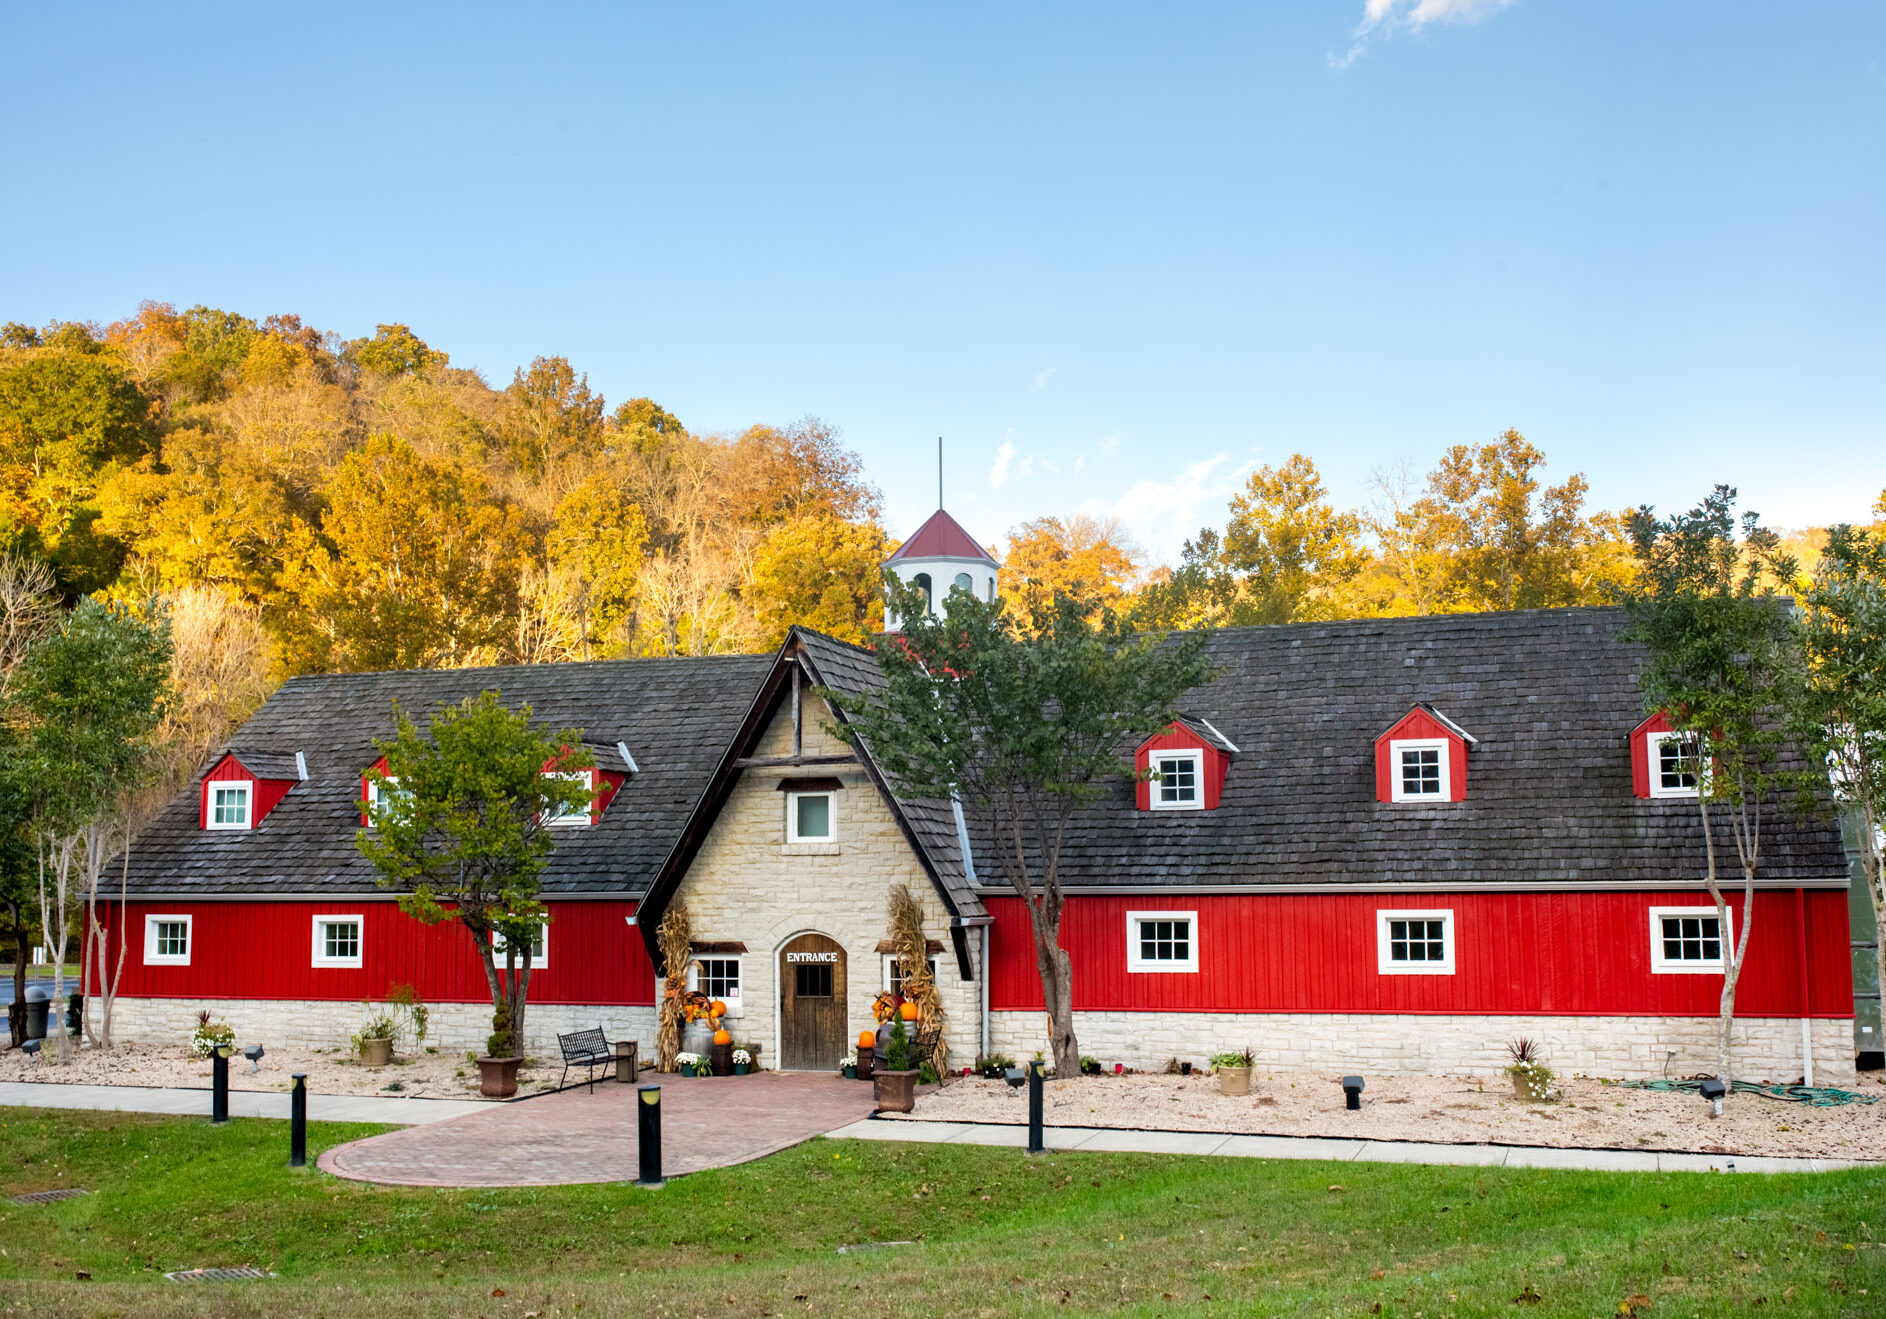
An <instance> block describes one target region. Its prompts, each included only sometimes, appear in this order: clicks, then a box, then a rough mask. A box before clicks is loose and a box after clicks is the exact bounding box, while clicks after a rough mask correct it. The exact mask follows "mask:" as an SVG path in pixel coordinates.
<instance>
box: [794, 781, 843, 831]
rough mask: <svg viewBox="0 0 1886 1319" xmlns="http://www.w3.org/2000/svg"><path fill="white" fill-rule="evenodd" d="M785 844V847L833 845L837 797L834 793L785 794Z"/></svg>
mask: <svg viewBox="0 0 1886 1319" xmlns="http://www.w3.org/2000/svg"><path fill="white" fill-rule="evenodd" d="M786 841H787V842H789V843H834V842H837V841H838V794H837V793H835V792H789V793H787V794H786Z"/></svg>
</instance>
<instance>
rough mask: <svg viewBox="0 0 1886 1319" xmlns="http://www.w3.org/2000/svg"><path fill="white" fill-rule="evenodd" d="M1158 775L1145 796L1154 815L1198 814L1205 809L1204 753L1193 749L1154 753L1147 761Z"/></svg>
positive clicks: (1183, 748)
mask: <svg viewBox="0 0 1886 1319" xmlns="http://www.w3.org/2000/svg"><path fill="white" fill-rule="evenodd" d="M1150 759H1151V761H1152V769H1153V772H1154V773H1155V774H1156V775H1158V777H1157V778H1155V779H1154V780H1153V781H1152V783H1151V784H1150V785H1148V786H1149V792H1148V796H1149V797H1150V799H1151V801H1152V808H1153V809H1154V810H1155V811H1199V810H1203V809H1204V808H1205V782H1204V780H1205V753H1204V752H1203V751H1200V750H1199V749H1198V748H1196V747H1182V748H1180V749H1178V750H1176V751H1155V752H1153V753H1152V755H1151V757H1150Z"/></svg>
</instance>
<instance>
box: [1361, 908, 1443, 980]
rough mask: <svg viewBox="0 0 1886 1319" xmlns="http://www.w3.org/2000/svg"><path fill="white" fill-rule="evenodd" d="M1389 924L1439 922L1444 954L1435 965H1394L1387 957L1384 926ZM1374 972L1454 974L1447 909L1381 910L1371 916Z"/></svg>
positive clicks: (1414, 963)
mask: <svg viewBox="0 0 1886 1319" xmlns="http://www.w3.org/2000/svg"><path fill="white" fill-rule="evenodd" d="M1390 921H1440V922H1441V949H1442V951H1443V952H1444V953H1445V954H1446V956H1445V957H1443V958H1442V959H1441V960H1440V961H1438V962H1397V961H1393V960H1391V959H1390V957H1389V944H1390V943H1391V942H1392V940H1390V938H1389V937H1388V923H1389V922H1390ZM1375 969H1376V970H1377V971H1378V972H1380V973H1381V974H1382V975H1385V976H1451V975H1453V974H1454V912H1453V909H1452V908H1450V907H1437V908H1435V909H1433V910H1431V911H1404V910H1388V909H1381V910H1378V911H1377V912H1376V913H1375Z"/></svg>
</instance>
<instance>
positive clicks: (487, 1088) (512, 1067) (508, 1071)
mask: <svg viewBox="0 0 1886 1319" xmlns="http://www.w3.org/2000/svg"><path fill="white" fill-rule="evenodd" d="M523 1061H524V1060H523V1059H522V1058H480V1059H479V1060H478V1093H479V1094H481V1095H483V1096H484V1097H485V1098H486V1099H509V1098H510V1097H511V1096H512V1095H514V1094H516V1093H517V1067H518V1064H519V1063H521V1062H523Z"/></svg>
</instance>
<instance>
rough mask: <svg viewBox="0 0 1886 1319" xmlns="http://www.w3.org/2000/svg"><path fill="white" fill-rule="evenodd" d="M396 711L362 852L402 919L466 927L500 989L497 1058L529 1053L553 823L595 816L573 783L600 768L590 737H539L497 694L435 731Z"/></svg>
mask: <svg viewBox="0 0 1886 1319" xmlns="http://www.w3.org/2000/svg"><path fill="white" fill-rule="evenodd" d="M394 713H395V716H396V720H395V732H394V736H393V737H392V738H390V739H386V740H384V741H376V742H375V744H374V745H375V746H376V747H377V748H378V749H379V751H380V754H381V755H383V756H385V757H386V769H385V771H384V772H381V771H378V770H374V771H370V772H369V774H368V777H369V778H370V779H371V780H373V781H374V782H375V783H376V784H377V785H378V788H379V791H378V792H377V793H376V796H377V799H378V800H377V804H376V806H375V807H374V809H373V811H372V813H371V815H370V817H369V827H368V828H366V829H362V830H361V831H360V833H359V836H358V839H357V845H358V847H359V848H360V852H361V855H363V856H365V857H366V858H367V859H368V860H369V861H371V862H372V863H373V866H374V868H375V869H376V870H377V871H379V877H380V883H381V884H382V885H383V886H385V887H386V888H389V889H397V890H399V891H400V899H399V905H400V909H401V910H402V911H404V912H406V913H407V914H408V915H410V916H413V917H415V918H416V919H418V920H421V921H424V922H425V923H426V924H428V925H438V924H442V923H443V922H445V921H457V922H458V924H459V927H460V928H461V929H463V930H464V931H465V933H466V935H467V936H468V937H469V938H470V940H471V944H472V951H473V953H474V954H475V955H476V957H477V959H478V965H479V967H480V968H481V969H482V970H483V971H484V974H485V983H486V985H487V986H488V987H489V988H490V990H491V1009H492V1028H493V1029H492V1039H491V1041H490V1048H491V1052H492V1054H493V1055H494V1056H497V1057H504V1056H509V1055H510V1054H511V1053H514V1052H521V1051H522V1049H523V1047H524V1043H525V1034H524V1005H525V1002H526V999H527V996H528V995H529V993H530V974H531V945H532V944H533V943H534V942H535V941H536V937H537V931H538V929H539V928H540V926H541V924H542V922H543V920H544V916H545V913H544V906H543V903H542V902H541V901H540V900H539V897H538V895H539V893H540V892H541V876H542V874H543V869H544V866H545V864H546V863H547V862H548V860H549V857H550V852H551V848H552V840H551V836H550V830H551V828H552V826H551V825H550V823H549V821H550V820H552V819H554V818H555V817H557V816H558V815H563V814H572V813H575V812H578V811H584V810H588V809H589V805H590V802H591V800H592V797H593V795H594V794H592V793H591V791H590V789H589V788H588V786H587V785H586V783H584V782H581V781H579V779H578V778H577V777H572V775H573V774H574V772H575V771H578V770H586V769H591V768H593V767H594V765H595V761H594V760H593V759H592V758H591V757H590V756H589V754H588V752H587V751H586V750H585V749H584V747H583V741H582V734H581V733H580V732H578V731H576V730H574V729H563V730H561V731H558V732H549V731H546V730H544V729H541V728H538V727H536V726H535V725H533V723H532V722H531V708H530V706H528V705H523V706H519V707H518V708H517V709H515V710H511V709H507V708H506V707H505V706H504V704H503V702H502V700H501V699H500V697H499V694H498V693H497V692H490V691H488V692H485V693H483V694H482V695H479V696H476V697H472V698H469V699H467V700H465V701H463V702H461V703H459V704H458V705H454V706H446V707H443V708H441V709H440V710H438V711H437V712H436V713H435V714H434V715H433V716H432V718H431V720H430V723H429V725H428V727H427V729H426V731H424V732H421V731H420V729H419V727H418V725H416V724H415V723H414V722H413V721H412V719H411V718H410V717H408V716H407V715H406V714H405V712H403V711H401V710H399V709H398V708H397V707H395V711H394ZM493 934H496V935H499V936H501V939H502V942H503V951H504V960H503V969H502V970H501V971H500V969H499V965H498V961H497V956H496V953H495V952H494V950H493V947H492V935H493Z"/></svg>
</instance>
